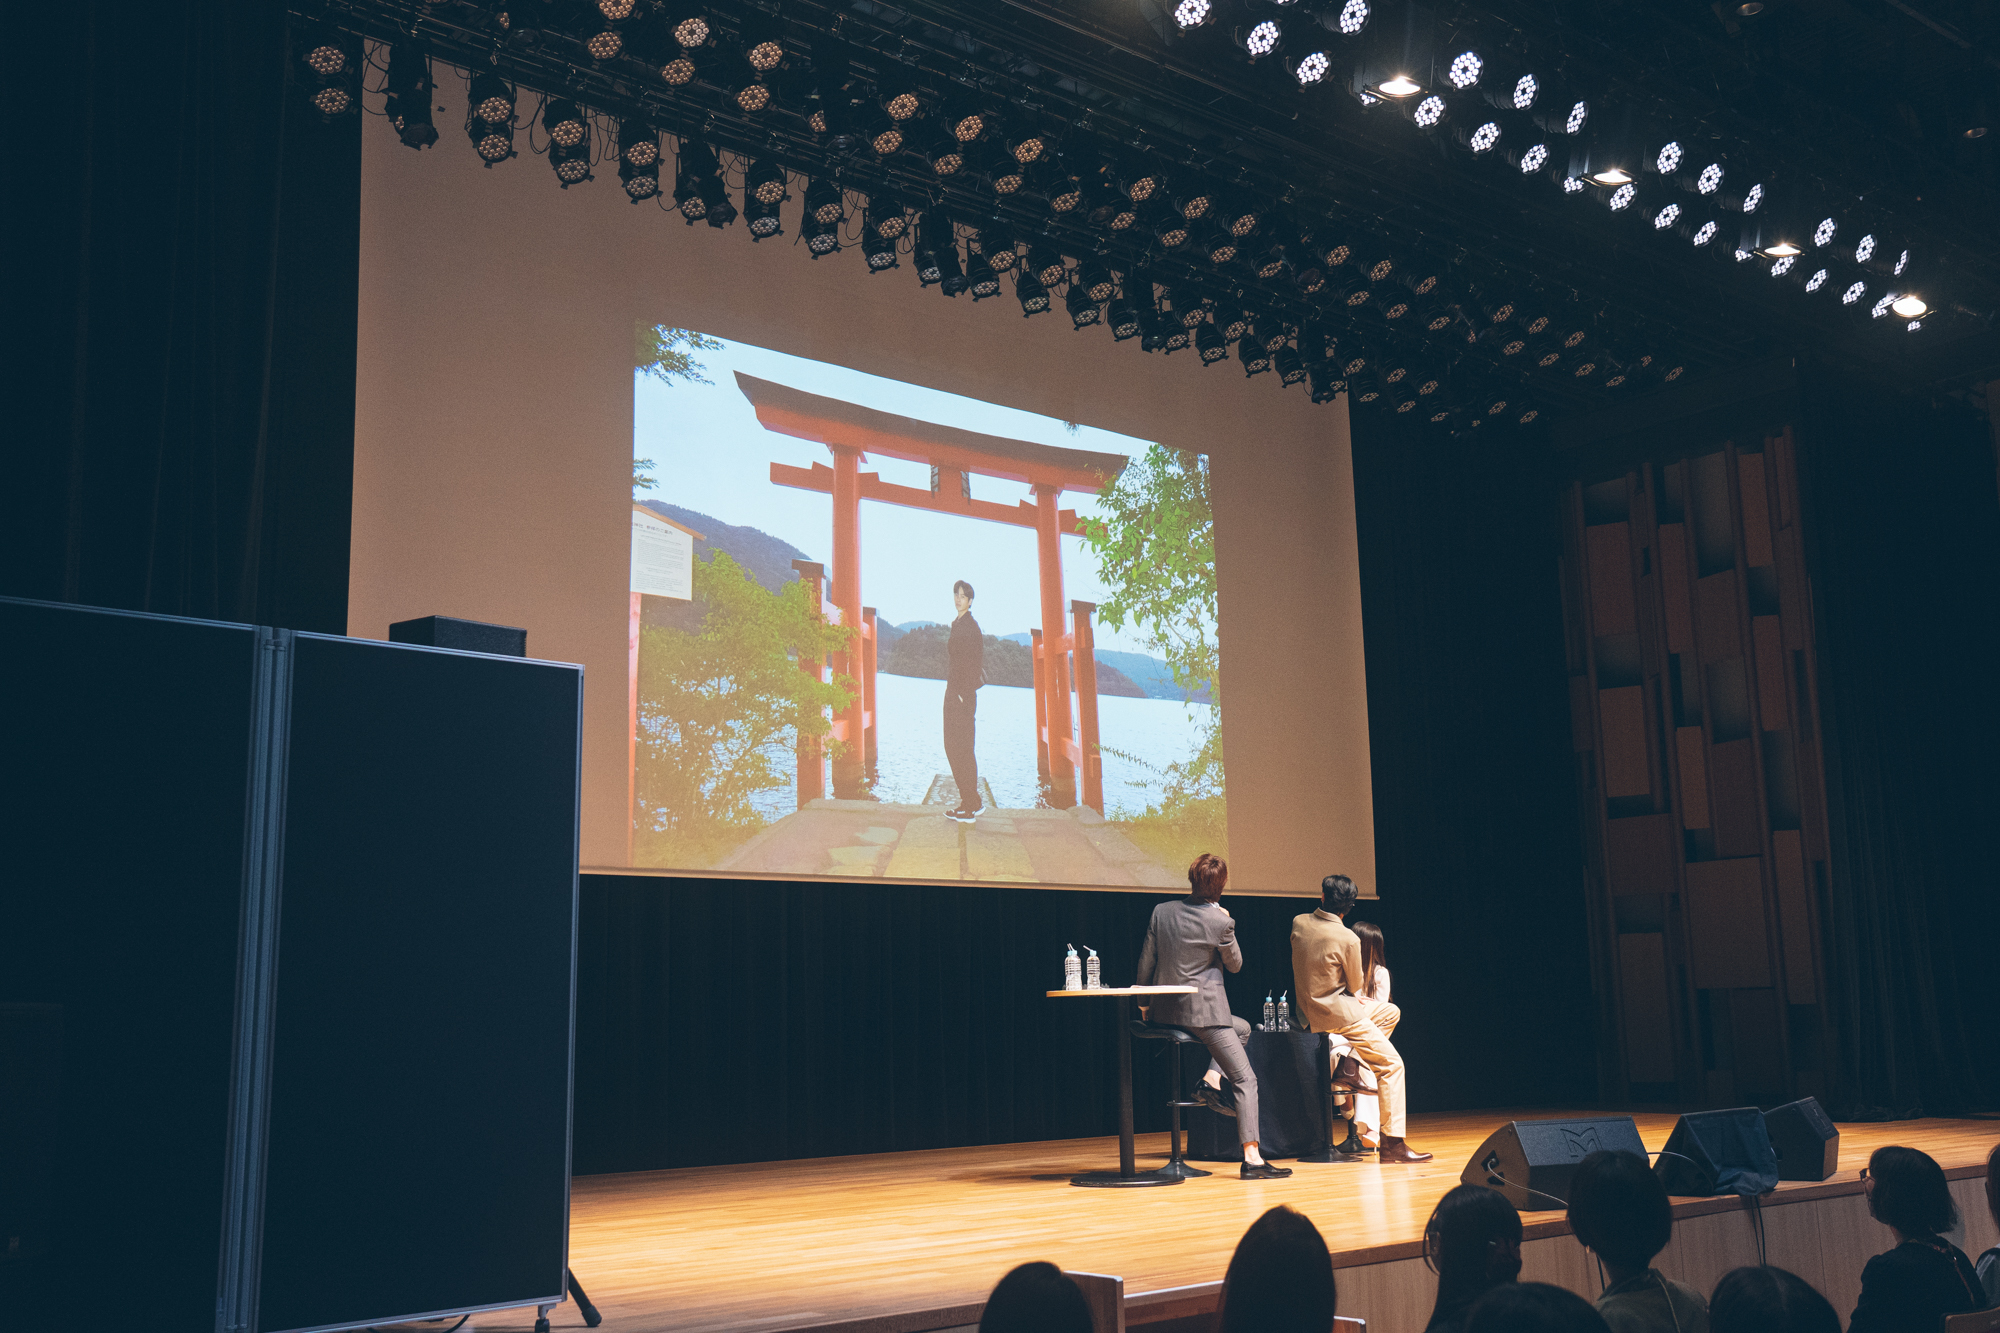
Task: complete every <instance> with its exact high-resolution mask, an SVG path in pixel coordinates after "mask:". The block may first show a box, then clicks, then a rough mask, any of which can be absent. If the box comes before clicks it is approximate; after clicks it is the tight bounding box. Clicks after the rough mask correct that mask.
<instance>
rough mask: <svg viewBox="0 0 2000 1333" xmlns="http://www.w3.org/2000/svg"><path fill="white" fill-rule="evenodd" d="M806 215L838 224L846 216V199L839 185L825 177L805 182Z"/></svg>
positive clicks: (816, 219) (820, 220)
mask: <svg viewBox="0 0 2000 1333" xmlns="http://www.w3.org/2000/svg"><path fill="white" fill-rule="evenodd" d="M806 216H807V217H809V218H811V219H813V221H815V222H822V223H826V224H828V225H831V226H837V225H839V223H840V221H841V219H843V218H845V217H846V216H847V200H846V197H845V196H844V195H843V194H842V193H841V189H840V186H839V185H838V184H837V183H835V182H833V181H830V180H827V179H826V178H825V177H819V178H816V179H813V180H808V181H807V182H806Z"/></svg>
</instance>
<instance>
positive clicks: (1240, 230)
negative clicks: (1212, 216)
mask: <svg viewBox="0 0 2000 1333" xmlns="http://www.w3.org/2000/svg"><path fill="white" fill-rule="evenodd" d="M1261 216H1262V215H1261V214H1260V213H1259V212H1258V211H1257V209H1256V208H1255V207H1254V206H1253V205H1251V204H1250V203H1248V202H1246V201H1244V200H1240V199H1232V200H1227V201H1225V202H1224V203H1223V204H1222V206H1221V207H1220V208H1219V209H1218V210H1217V212H1216V217H1217V220H1219V221H1220V222H1221V223H1222V227H1223V230H1225V231H1227V232H1228V233H1229V234H1230V235H1231V236H1234V237H1236V238H1237V239H1238V240H1241V239H1242V238H1243V237H1245V236H1248V235H1249V234H1250V233H1251V232H1253V231H1255V230H1257V223H1258V221H1259V220H1260V218H1261Z"/></svg>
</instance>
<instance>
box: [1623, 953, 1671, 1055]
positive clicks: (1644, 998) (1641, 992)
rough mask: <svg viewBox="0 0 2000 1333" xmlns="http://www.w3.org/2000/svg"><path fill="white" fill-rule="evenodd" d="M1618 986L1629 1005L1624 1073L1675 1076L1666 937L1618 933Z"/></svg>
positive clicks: (1626, 1020) (1626, 1021)
mask: <svg viewBox="0 0 2000 1333" xmlns="http://www.w3.org/2000/svg"><path fill="white" fill-rule="evenodd" d="M1618 990H1619V997H1620V999H1621V1000H1622V1002H1623V1008H1624V1011H1625V1077H1626V1078H1627V1079H1628V1080H1629V1081H1631V1082H1633V1083H1671V1082H1673V1081H1674V1077H1675V1076H1674V1029H1673V1019H1672V1015H1671V1011H1670V1006H1671V1004H1672V997H1671V995H1670V994H1669V992H1668V989H1667V937H1666V936H1664V935H1651V934H1648V935H1620V936H1619V937H1618Z"/></svg>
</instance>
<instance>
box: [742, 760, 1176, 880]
mask: <svg viewBox="0 0 2000 1333" xmlns="http://www.w3.org/2000/svg"><path fill="white" fill-rule="evenodd" d="M940 781H941V783H942V790H943V791H944V792H945V793H947V794H948V795H949V796H950V797H951V798H953V799H954V800H955V798H956V796H957V789H956V788H954V787H952V786H951V780H950V779H949V778H943V779H941V780H940ZM981 785H982V786H984V785H985V784H983V783H982V784H981ZM940 790H941V788H940V783H939V782H933V783H932V784H931V791H930V793H928V794H929V795H931V796H932V797H933V799H934V800H935V798H936V797H937V796H938V795H939V793H940ZM949 808H950V806H949V805H946V804H930V805H892V804H886V803H882V802H877V801H836V800H819V801H813V802H811V803H809V804H808V805H807V806H806V807H805V808H804V809H802V810H798V811H796V812H794V813H792V814H789V815H786V816H785V817H784V818H783V819H780V820H779V821H778V822H777V823H775V824H773V825H771V827H769V828H767V829H765V830H764V831H763V832H762V833H759V834H758V835H757V836H756V837H755V838H753V839H751V840H750V841H749V842H748V843H746V844H744V846H743V847H742V848H740V849H739V850H738V851H737V852H736V853H735V854H734V855H732V856H730V857H729V859H727V860H726V861H724V862H722V864H721V865H719V866H717V867H716V869H718V870H733V871H746V872H750V873H759V872H761V873H765V874H780V875H855V876H880V877H885V878H891V879H927V880H986V881H1000V882H1013V883H1021V884H1104V885H1133V886H1142V887H1148V888H1166V889H1172V888H1177V887H1180V886H1181V885H1182V884H1184V883H1185V882H1186V877H1185V875H1183V874H1180V873H1177V872H1175V871H1174V870H1172V869H1170V868H1168V867H1166V866H1163V865H1160V864H1159V863H1158V862H1156V861H1154V860H1153V859H1152V858H1151V857H1149V856H1147V855H1146V853H1144V852H1142V851H1140V850H1139V848H1138V847H1137V846H1136V845H1135V844H1134V843H1133V842H1132V840H1131V839H1129V838H1127V837H1126V836H1125V835H1124V834H1123V833H1121V832H1119V831H1118V829H1117V828H1116V826H1114V825H1112V824H1108V823H1106V822H1105V819H1104V817H1103V816H1102V815H1100V814H1098V813H1097V812H1096V811H1095V810H1092V809H1090V808H1089V807H1088V806H1081V805H1080V806H1077V807H1076V808H1074V809H1071V810H1003V809H999V808H996V807H995V806H993V805H992V804H990V803H989V804H988V805H987V807H986V811H985V813H984V814H982V815H981V816H980V817H979V819H978V820H976V821H975V822H973V823H970V824H960V823H957V822H955V821H953V820H950V819H947V818H945V813H944V812H945V811H946V810H947V809H949Z"/></svg>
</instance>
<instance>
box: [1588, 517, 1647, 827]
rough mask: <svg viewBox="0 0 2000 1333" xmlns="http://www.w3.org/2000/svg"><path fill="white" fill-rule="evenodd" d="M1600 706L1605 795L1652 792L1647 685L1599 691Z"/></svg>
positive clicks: (1642, 794) (1637, 794) (1638, 794)
mask: <svg viewBox="0 0 2000 1333" xmlns="http://www.w3.org/2000/svg"><path fill="white" fill-rule="evenodd" d="M1592 531H1596V529H1594V528H1593V529H1592ZM1597 706H1598V710H1599V712H1598V716H1599V717H1600V718H1601V719H1602V723H1603V728H1604V753H1603V755H1602V759H1603V771H1604V794H1605V795H1606V796H1645V795H1648V794H1650V793H1651V792H1652V790H1653V775H1652V765H1651V764H1650V763H1649V762H1648V761H1647V758H1646V687H1645V686H1643V685H1624V686H1620V687H1619V688H1618V689H1615V690H1599V691H1598V692H1597Z"/></svg>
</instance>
